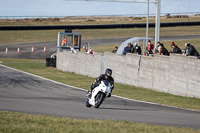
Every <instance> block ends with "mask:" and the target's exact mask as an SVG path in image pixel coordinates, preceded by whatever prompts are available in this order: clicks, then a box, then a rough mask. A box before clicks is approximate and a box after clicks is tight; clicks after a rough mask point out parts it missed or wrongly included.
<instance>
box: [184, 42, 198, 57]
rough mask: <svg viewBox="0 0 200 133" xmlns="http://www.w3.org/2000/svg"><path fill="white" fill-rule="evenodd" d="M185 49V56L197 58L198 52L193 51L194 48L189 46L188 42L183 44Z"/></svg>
mask: <svg viewBox="0 0 200 133" xmlns="http://www.w3.org/2000/svg"><path fill="white" fill-rule="evenodd" d="M185 47H186V53H185V56H196V57H198V56H199V53H198V51H197V50H196V49H195V47H194V46H193V45H191V44H190V43H189V42H188V43H185Z"/></svg>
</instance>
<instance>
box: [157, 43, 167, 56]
mask: <svg viewBox="0 0 200 133" xmlns="http://www.w3.org/2000/svg"><path fill="white" fill-rule="evenodd" d="M158 52H159V54H160V55H167V56H169V52H168V50H167V49H166V48H165V46H164V44H163V43H160V46H159V47H158Z"/></svg>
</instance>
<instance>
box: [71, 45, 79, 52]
mask: <svg viewBox="0 0 200 133" xmlns="http://www.w3.org/2000/svg"><path fill="white" fill-rule="evenodd" d="M70 49H71V52H72V53H78V52H77V51H76V50H75V49H74V48H73V47H72V46H71V47H70Z"/></svg>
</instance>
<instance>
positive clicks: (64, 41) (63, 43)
mask: <svg viewBox="0 0 200 133" xmlns="http://www.w3.org/2000/svg"><path fill="white" fill-rule="evenodd" d="M65 43H66V40H65V36H64V37H63V39H62V46H64V45H65Z"/></svg>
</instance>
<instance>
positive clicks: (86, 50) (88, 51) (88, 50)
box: [83, 47, 94, 54]
mask: <svg viewBox="0 0 200 133" xmlns="http://www.w3.org/2000/svg"><path fill="white" fill-rule="evenodd" d="M83 49H84V50H85V53H86V54H94V51H93V50H92V49H91V48H88V47H83Z"/></svg>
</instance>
